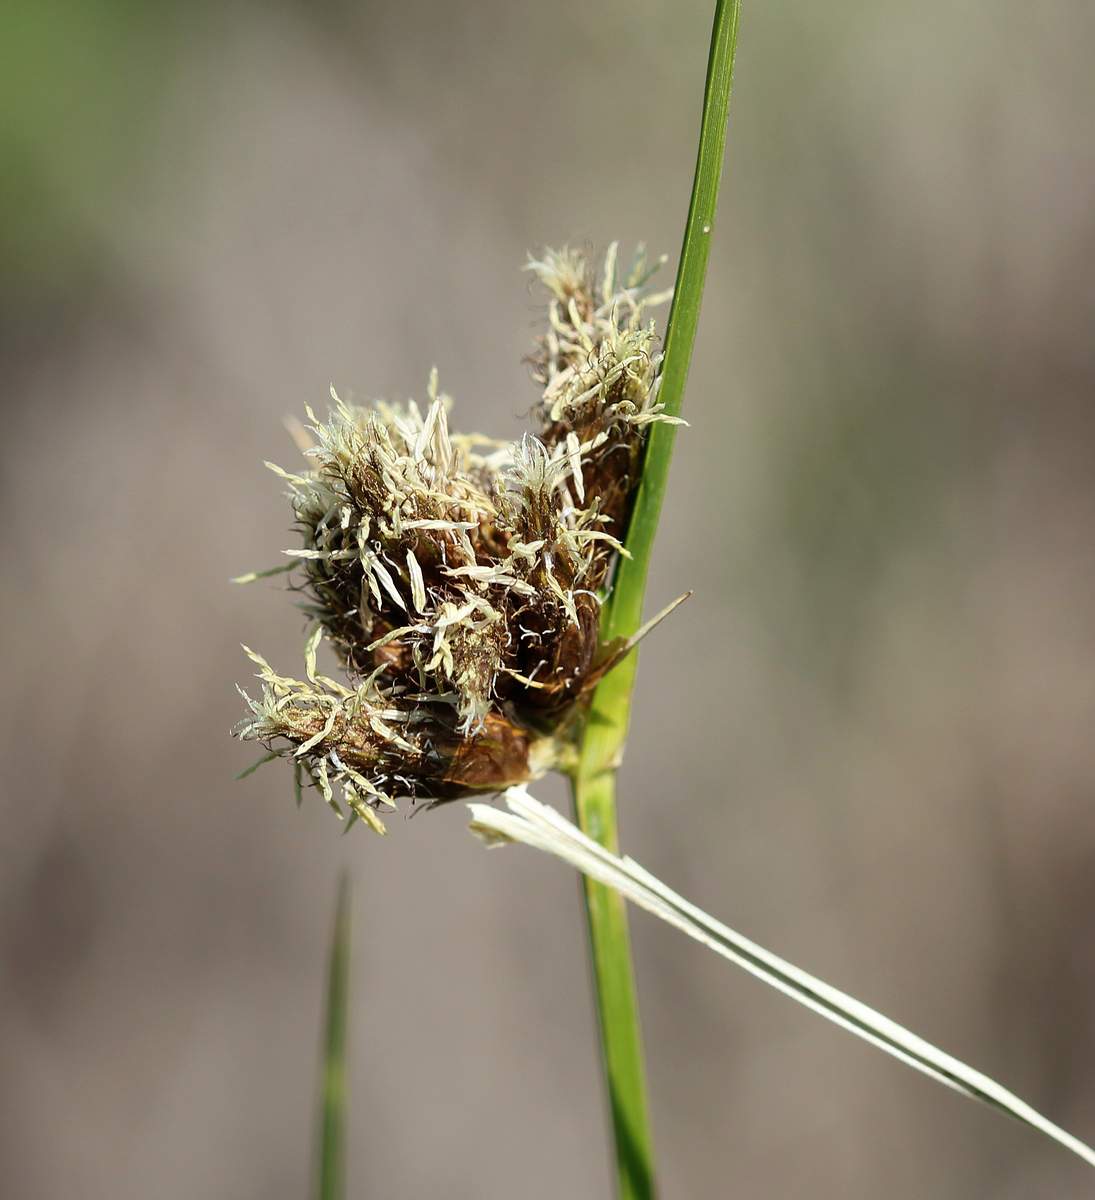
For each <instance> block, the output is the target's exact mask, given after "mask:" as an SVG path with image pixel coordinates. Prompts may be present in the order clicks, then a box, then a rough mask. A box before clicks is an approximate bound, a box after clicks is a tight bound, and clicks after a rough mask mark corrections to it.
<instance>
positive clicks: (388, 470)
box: [236, 246, 669, 831]
mask: <svg viewBox="0 0 1095 1200" xmlns="http://www.w3.org/2000/svg"><path fill="white" fill-rule="evenodd" d="M529 269H530V270H531V271H532V272H534V274H535V276H536V278H537V279H538V281H539V283H540V284H541V285H542V287H543V288H544V289H545V290H546V292H547V294H548V297H549V306H548V320H547V330H546V332H545V333H544V335H543V336H542V337H541V338H540V339H539V341H538V342H537V345H536V350H535V353H534V355H533V358H532V363H533V374H534V378H535V379H536V380H537V382H538V383H539V384H540V385H541V386H542V394H541V398H540V400H539V403H538V405H537V407H536V411H535V416H536V418H537V422H538V424H539V426H540V430H539V433H538V434H537V435H536V436H533V435H531V434H526V435H525V437H524V438H523V439H522V440H521V441H519V442H517V443H515V444H512V445H506V444H502V443H497V442H492V441H490V440H488V439H485V438H481V437H476V436H457V435H455V434H453V433H451V432H450V430H449V425H448V413H449V409H450V401H449V398H448V397H447V396H444V395H441V394H439V393H438V390H437V377H436V372H435V373H434V375H433V376H432V377H431V380H430V387H429V403H428V405H426V406H425V411H422V410H421V409H420V408H419V407H418V406H417V405H416V404H414V403H413V402H412V403H409V404H407V405H406V406H402V407H397V406H395V405H389V404H385V403H378V404H376V405H373V406H371V407H369V408H361V407H356V406H351V405H348V404H344V403H343V402H342V401H340V400H339V399H338V397H337V396H335V394H334V392H333V391H332V396H333V397H334V401H335V407H334V409H333V410H332V411H331V413H330V415H329V416H328V418H327V419H326V421H321V420H319V419H317V418H316V416H315V414H314V413H312V411H311V410H308V415H309V418H310V419H311V421H312V425H311V427H310V432H311V434H312V436H313V437H314V445H312V446H311V447H310V448H309V449H308V450H307V451H306V454H307V455H308V457H309V458H310V459H311V460H312V469H311V470H309V471H306V472H301V473H299V474H294V473H289V472H286V471H282V470H281V469H280V468H277V467H274V468H273V469H274V470H275V471H277V472H278V474H279V475H281V476H282V478H283V479H284V480H285V481H286V482H287V483H288V485H289V488H290V492H289V496H290V499H291V501H292V504H293V510H294V513H295V517H296V524H297V526H298V528H299V530H300V532H301V534H302V536H303V543H304V544H303V548H302V549H299V550H290V551H288V554H289V555H290V556H291V557H292V558H294V559H295V560H298V563H299V569H300V570H302V572H303V579H302V580H301V581H300V587H301V590H302V591H303V593H304V595H305V597H306V599H305V602H304V604H303V607H304V608H305V610H306V611H307V612H308V614H309V616H310V617H311V619H312V621H313V622H314V625H313V630H312V633H311V635H310V637H309V640H308V644H307V648H306V652H305V660H306V665H305V676H306V677H305V679H303V680H299V679H290V678H286V677H283V676H280V675H278V674H276V673H275V672H274V670H273V669H272V668H271V667H270V666H269V665H268V664H267V663H266V662H265V660H264V659H262V658H261V657H259V656H258V655H256V654H253V653H252V652H251V651H248V653H250V654H251V656H252V658H254V660H255V661H256V662H257V663H258V664H259V667H260V675H259V678H260V679H261V681H262V693H261V695H260V696H259V697H258V698H251V697H246V698H247V700H248V703H249V705H250V708H251V715H250V716H249V717H248V718H247V719H245V720H244V721H243V722H242V723H241V724H240V725H239V726H238V727H237V730H236V732H237V734H238V736H239V737H241V738H243V739H247V740H252V739H253V740H258V741H261V742H265V743H267V745H268V746H269V747H270V750H271V756H272V755H274V754H281V755H284V756H287V757H291V758H293V759H294V760H295V762H296V764H297V770H298V782H299V781H300V779H301V777H302V773H303V775H306V776H307V777H308V778H309V779H310V781H311V782H312V783H314V784H315V786H317V787H318V788H319V789H320V791H321V792H322V794H323V795H324V797H325V798H326V799H327V801H328V802H329V803H330V804H331V805H332V807H334V808H335V809H336V811H340V809H339V805H338V801H337V799H336V795H335V787H336V786H338V787H339V788H340V789H341V793H342V798H343V799H344V801H345V803H346V804H347V805H348V807H349V808H350V810H351V814H352V815H356V816H358V817H361V818H363V819H364V820H365V821H367V822H368V823H369V824H370V825H371V826H372V827H373V828H375V829H377V830H379V831H383V824H382V823H381V821H380V818H379V816H378V815H377V814H378V811H382V810H384V809H385V808H390V807H391V806H392V805H393V802H394V800H395V798H396V797H397V796H400V795H408V796H411V797H412V798H420V799H428V800H433V801H440V800H451V799H456V798H458V797H461V796H468V795H473V794H476V793H489V792H497V791H500V790H502V789H503V788H506V787H509V786H511V785H513V784H517V783H521V782H524V781H527V780H529V779H531V778H535V777H536V776H537V775H539V774H542V773H543V772H544V771H545V770H547V769H549V768H550V767H551V766H553V765H555V764H556V763H557V761H558V758H559V755H560V753H561V752H562V749H563V747H564V746H565V744H566V742H567V738H568V736H569V733H568V731H569V729H570V725H571V722H572V718H573V716H574V715H575V714H576V713H578V712H580V710H581V706H580V702H581V700H582V699H583V697H585V696H586V695H588V692H589V690H590V689H591V688H592V687H593V685H594V684H595V683H596V681H597V680H598V679H599V678H600V677H601V676H602V675H603V674H604V672H605V670H607V669H608V667H609V666H611V665H612V662H614V661H616V658H615V657H614V656H613V655H612V654H611V653H610V652H609V651H607V650H606V649H605V648H604V647H602V646H601V645H600V641H599V635H598V631H599V623H600V605H601V601H602V598H603V591H604V588H605V585H606V582H607V576H608V573H609V570H610V568H611V565H612V562H613V559H614V556H615V555H616V554H618V553H620V552H621V550H622V547H621V544H620V541H619V539H620V538H621V537H622V536H623V534H624V532H625V531H626V526H627V520H628V516H629V512H630V507H631V502H632V499H633V494H634V489H635V486H636V483H637V476H638V471H639V466H640V461H641V453H642V446H643V441H644V437H645V432H646V429H647V426H648V425H649V424H650V423H651V422H652V421H657V420H666V419H669V418H666V417H664V416H663V415H662V414H661V412H660V408H659V405H658V403H657V393H658V383H659V379H658V369H659V366H660V362H661V355H660V353H659V352H658V351H657V350H656V348H655V347H656V341H657V339H656V336H655V331H654V325H653V323H652V322H650V321H648V320H647V319H646V318H645V309H646V307H647V306H649V305H650V304H652V303H657V302H660V301H661V300H664V299H665V298H666V297H665V296H664V295H663V296H652V295H651V294H650V293H649V291H648V289H647V288H646V286H645V284H646V281H647V279H648V278H649V275H650V273H651V272H649V271H648V270H647V269H646V264H645V257H644V255H643V253H642V251H641V250H640V251H639V253H637V254H636V256H635V258H634V259H633V260H632V262H631V264H630V266H629V267H628V268H627V269H626V270H625V271H624V272H622V276H621V277H618V276H617V269H616V248H615V246H613V247H611V248H610V250H609V252H608V254H607V256H606V258H605V261H604V266H603V270H602V271H601V272H599V277H595V276H594V273H593V272H592V270H591V268H590V266H589V264H588V262H587V261H586V259H585V257H584V256H583V255H582V254H581V253H579V252H576V251H574V250H569V249H564V250H561V251H557V252H552V251H549V252H547V253H545V255H544V256H543V257H542V259H540V260H537V261H532V262H530V263H529ZM323 639H326V640H327V641H328V642H329V644H330V645H331V646H332V647H333V649H334V651H335V653H336V655H337V656H338V659H339V661H340V663H341V665H342V667H343V668H344V669H345V671H346V672H347V675H348V676H349V680H350V683H349V685H344V684H341V683H338V682H337V681H335V680H333V679H330V678H328V677H326V676H324V675H321V674H319V673H318V671H317V665H316V651H317V648H318V645H319V643H320V641H321V640H323Z"/></svg>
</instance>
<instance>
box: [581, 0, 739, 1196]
mask: <svg viewBox="0 0 1095 1200" xmlns="http://www.w3.org/2000/svg"><path fill="white" fill-rule="evenodd" d="M739 10H740V0H718V2H717V4H716V7H715V19H714V24H713V28H712V32H711V51H710V55H709V57H708V63H707V82H706V87H705V89H704V98H703V118H702V121H701V125H700V143H699V151H698V154H697V157H696V173H695V177H694V180H693V184H692V198H691V202H690V204H689V209H688V220H687V223H686V225H685V233H684V242H683V245H682V248H681V258H680V263H679V266H678V268H677V282H676V287H675V290H674V293H673V306H672V309H671V310H670V314H669V325H668V329H667V331H666V338H665V361H664V364H663V373H662V383H661V392H660V394H659V400H660V402H661V403H662V404H663V405H664V411H665V412H666V413H667V414H668V415H670V416H676V415H677V414H678V413H679V412H680V410H681V404H682V402H683V399H684V385H685V382H686V380H687V378H688V368H689V364H690V362H691V358H692V347H693V345H694V343H695V339H696V327H697V324H698V321H699V313H700V301H701V299H702V297H703V285H704V280H705V278H706V275H707V257H708V251H709V248H710V244H711V231H712V229H713V228H714V223H715V209H716V207H717V205H718V195H719V183H720V181H721V178H722V159H723V148H724V144H725V140H726V117H727V112H728V106H729V102H730V83H731V79H732V76H733V70H734V51H735V49H736V47H737V37H738V13H739ZM675 433H676V427H675V426H674V425H671V424H669V423H668V422H659V423H656V424H655V425H653V426H652V428H651V433H650V438H649V441H648V443H647V449H646V455H645V458H644V463H643V472H642V477H641V481H640V484H639V488H638V491H637V493H636V498H635V506H634V510H633V512H632V517H631V522H630V526H629V528H628V533H627V538H626V545H627V549H628V551H629V553H630V555H631V557H630V558H623V559H621V561H620V563H619V566H618V568H617V571H616V577H615V580H614V585H613V590H612V594H611V596H610V597H609V599H608V600H607V601H606V603H605V610H604V613H603V615H602V624H601V629H602V637H603V638H604V640H605V641H609V640H611V639H612V638H615V637H629V636H630V635H631V634H633V633H635V631H636V630H638V629H639V627H640V625H641V624H642V612H643V599H644V596H645V593H646V577H647V572H648V570H649V568H650V558H651V553H652V551H653V546H654V535H655V532H656V530H657V525H658V518H659V516H660V514H661V506H662V498H663V496H664V495H665V486H666V481H667V479H668V476H669V464H670V460H671V458H672V454H673V442H674V435H675ZM637 665H638V659H637V655H636V653H635V652H634V651H633V652H632V653H631V654H629V655H628V656H627V658H626V659H625V660H624V661H623V662H622V663H620V665H619V666H618V667H616V669H615V670H614V671H613V672H612V673H611V674H610V675H608V676H607V677H606V678H605V679H604V680H603V681H602V682H601V684H600V686H599V687H598V688H597V691H596V693H595V694H594V697H593V700H592V702H591V706H590V712H589V716H588V718H587V721H586V724H585V727H584V730H583V733H582V739H581V745H580V747H579V754H578V763H577V766H576V767H575V770H574V773H573V775H572V777H571V789H572V794H573V798H574V810H575V816H576V820H577V823H578V826H579V828H580V829H582V830H583V832H585V833H586V834H588V835H589V836H590V837H592V838H594V839H595V840H596V841H598V842H599V843H600V844H601V845H603V846H606V847H607V848H608V849H610V850H612V851H613V852H614V853H615V852H616V850H617V834H616V771H617V768H618V767H619V763H620V759H621V758H622V756H623V751H624V743H625V741H626V739H627V728H628V723H629V720H630V716H631V692H632V688H633V686H634V682H635V672H636V669H637ZM583 886H584V895H585V904H586V918H587V922H588V926H589V945H590V954H591V957H592V962H593V979H594V987H595V990H596V997H597V1014H598V1020H599V1025H600V1036H601V1055H602V1059H603V1064H604V1074H605V1085H606V1089H607V1093H608V1102H609V1110H610V1114H611V1118H612V1132H613V1138H614V1141H615V1157H616V1178H617V1190H618V1195H619V1197H620V1200H653V1197H654V1196H655V1195H656V1188H655V1171H654V1146H653V1136H652V1133H651V1129H650V1114H649V1107H648V1104H647V1098H646V1080H645V1067H644V1063H643V1047H642V1033H641V1030H640V1027H639V1009H638V1002H637V1000H636V996H635V982H634V972H633V969H632V965H631V944H630V938H629V935H628V927H627V914H626V911H625V907H624V901H623V899H622V897H621V896H620V895H619V894H618V893H617V892H615V891H613V890H612V889H610V888H607V887H605V886H604V885H603V884H600V883H596V882H594V881H593V880H591V879H589V878H588V877H585V878H584V880H583Z"/></svg>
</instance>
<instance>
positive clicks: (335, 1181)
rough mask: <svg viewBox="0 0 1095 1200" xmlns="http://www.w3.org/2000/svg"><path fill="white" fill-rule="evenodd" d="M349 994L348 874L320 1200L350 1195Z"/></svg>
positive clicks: (336, 947) (339, 918)
mask: <svg viewBox="0 0 1095 1200" xmlns="http://www.w3.org/2000/svg"><path fill="white" fill-rule="evenodd" d="M349 992H350V881H349V879H348V878H347V877H346V876H345V875H343V876H342V878H341V879H340V880H339V884H338V899H337V901H336V902H335V919H334V928H333V930H332V933H331V958H330V965H329V967H328V972H327V1020H326V1028H325V1030H324V1037H323V1064H322V1069H321V1074H320V1081H319V1127H318V1129H317V1130H316V1175H315V1193H314V1194H315V1197H316V1200H342V1197H343V1196H344V1195H345V1153H344V1140H345V1124H346V1082H347V1074H348V1066H347V1027H348V1020H347V1015H346V1010H347V1002H348V999H349Z"/></svg>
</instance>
